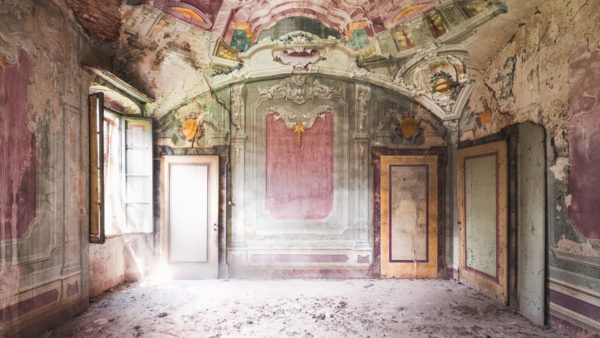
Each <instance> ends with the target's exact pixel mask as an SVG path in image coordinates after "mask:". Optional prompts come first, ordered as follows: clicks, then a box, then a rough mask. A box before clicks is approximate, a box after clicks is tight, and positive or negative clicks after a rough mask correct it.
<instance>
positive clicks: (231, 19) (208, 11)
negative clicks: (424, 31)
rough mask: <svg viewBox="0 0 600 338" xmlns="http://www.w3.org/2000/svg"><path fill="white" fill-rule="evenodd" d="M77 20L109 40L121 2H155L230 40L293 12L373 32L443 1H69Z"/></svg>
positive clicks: (342, 29)
mask: <svg viewBox="0 0 600 338" xmlns="http://www.w3.org/2000/svg"><path fill="white" fill-rule="evenodd" d="M65 2H66V3H67V5H68V6H69V7H71V9H72V10H73V12H74V14H75V16H76V18H77V20H78V21H79V22H80V24H81V25H82V26H83V27H84V29H85V30H86V31H87V32H88V33H89V34H90V35H92V36H93V37H96V38H99V39H100V40H103V41H106V42H112V41H116V40H117V39H118V35H119V27H120V14H119V6H121V5H123V4H126V5H142V4H147V5H151V6H154V7H156V8H158V9H160V10H161V11H163V12H165V13H167V14H168V15H171V16H174V17H176V18H178V19H180V20H183V21H185V22H187V23H190V24H192V25H194V26H197V27H198V28H200V29H203V30H207V31H211V32H213V33H217V34H219V35H221V36H223V37H224V38H225V40H227V41H229V40H230V38H231V34H232V30H233V27H234V26H235V25H236V24H239V23H245V24H249V29H250V31H251V32H252V34H253V35H254V36H258V35H259V33H260V32H261V31H262V30H264V29H267V28H269V27H271V26H273V25H274V24H275V23H276V22H278V21H279V20H281V19H284V18H289V17H297V16H301V17H309V18H313V19H316V20H318V21H320V22H321V23H322V24H323V25H325V26H327V27H329V28H331V29H333V30H336V31H338V32H345V31H347V30H348V25H349V24H350V23H352V22H361V21H366V22H368V25H369V28H370V29H369V34H374V33H378V32H380V31H383V30H385V29H389V28H392V27H395V26H397V25H400V24H402V23H404V22H406V21H407V20H410V19H412V18H414V17H416V16H419V15H421V14H423V13H425V12H427V11H429V10H431V9H432V8H433V7H435V6H436V5H439V4H440V3H442V2H443V0H127V1H121V0H109V1H102V2H99V1H93V0H65Z"/></svg>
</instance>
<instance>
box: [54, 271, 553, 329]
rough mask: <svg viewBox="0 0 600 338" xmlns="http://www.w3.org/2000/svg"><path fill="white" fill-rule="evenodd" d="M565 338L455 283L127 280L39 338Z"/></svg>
mask: <svg viewBox="0 0 600 338" xmlns="http://www.w3.org/2000/svg"><path fill="white" fill-rule="evenodd" d="M469 336H471V337H562V336H561V335H559V334H557V333H555V332H553V331H548V330H544V329H542V328H538V327H535V326H533V325H532V324H530V323H529V322H528V321H527V320H525V319H524V318H523V317H521V316H519V315H517V314H515V313H514V312H512V311H510V310H508V309H506V308H505V307H503V306H499V305H496V304H494V303H492V302H491V301H490V300H489V299H487V298H485V297H484V296H482V295H480V294H478V293H476V292H475V291H473V290H471V289H468V288H467V287H464V286H462V285H459V284H457V283H456V282H454V281H410V280H343V281H327V280H285V281H281V280H275V281H258V280H229V281H228V280H211V281H171V282H166V283H164V284H161V285H154V286H144V285H142V284H134V285H129V286H124V287H119V288H117V289H116V290H115V291H114V292H112V293H107V294H105V295H104V296H102V297H100V298H98V299H96V300H95V301H94V303H93V304H92V306H91V307H90V308H89V309H88V310H87V311H86V312H84V313H83V314H81V315H80V316H79V317H77V318H76V319H74V320H72V321H71V322H69V323H67V324H65V325H63V326H62V327H59V328H57V329H55V330H54V331H51V332H46V333H45V334H44V335H43V337H45V338H47V337H61V338H62V337H65V338H66V337H86V338H92V337H119V338H121V337H469Z"/></svg>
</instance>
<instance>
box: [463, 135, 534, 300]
mask: <svg viewBox="0 0 600 338" xmlns="http://www.w3.org/2000/svg"><path fill="white" fill-rule="evenodd" d="M507 161H508V159H507V151H506V142H505V141H499V142H493V143H488V144H483V145H479V146H474V147H469V148H463V149H459V151H458V171H457V173H458V177H457V191H458V198H457V201H458V211H459V224H458V228H459V263H460V265H459V279H460V281H461V282H462V283H464V284H466V285H469V286H471V287H473V288H475V289H478V290H480V291H481V292H482V293H484V294H487V295H488V296H490V297H493V298H496V299H498V300H500V301H502V302H504V303H506V302H507V300H508V297H507V263H508V261H507V230H508V226H507V217H508V215H507V213H508V200H507V189H508V182H507V176H508V167H507ZM540 198H543V197H542V196H540Z"/></svg>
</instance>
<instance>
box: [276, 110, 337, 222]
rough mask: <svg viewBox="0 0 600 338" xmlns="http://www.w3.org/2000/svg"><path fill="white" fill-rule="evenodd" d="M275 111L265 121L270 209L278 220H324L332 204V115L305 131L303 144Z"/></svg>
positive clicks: (317, 121)
mask: <svg viewBox="0 0 600 338" xmlns="http://www.w3.org/2000/svg"><path fill="white" fill-rule="evenodd" d="M275 115H276V114H269V115H267V122H266V162H267V163H266V176H267V177H266V183H267V187H266V191H267V196H266V198H267V201H266V206H267V211H268V212H269V213H270V214H271V216H273V217H274V218H276V219H280V220H289V219H303V220H311V219H322V218H325V217H327V216H328V215H329V213H330V212H331V210H332V207H333V114H332V113H325V114H323V115H322V117H324V119H322V118H317V120H316V121H315V123H314V125H313V126H312V127H311V128H310V129H307V130H306V133H305V134H304V136H303V138H302V147H299V146H298V144H297V143H296V135H295V134H294V132H293V131H292V130H290V129H288V128H287V127H286V126H285V123H284V121H283V120H282V119H279V120H276V119H275Z"/></svg>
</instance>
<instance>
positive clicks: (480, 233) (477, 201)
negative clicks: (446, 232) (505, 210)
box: [465, 155, 497, 277]
mask: <svg viewBox="0 0 600 338" xmlns="http://www.w3.org/2000/svg"><path fill="white" fill-rule="evenodd" d="M496 175H497V173H496V156H495V155H489V156H481V157H474V158H468V159H466V160H465V204H466V208H465V209H466V210H465V216H466V257H467V266H468V267H469V268H472V269H475V270H478V271H480V272H483V273H485V274H487V275H490V276H492V277H496V263H497V262H496V258H497V257H496V244H497V243H496V236H497V233H496V222H497V219H496V213H497V209H496V205H497V201H496V199H497V191H496Z"/></svg>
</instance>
